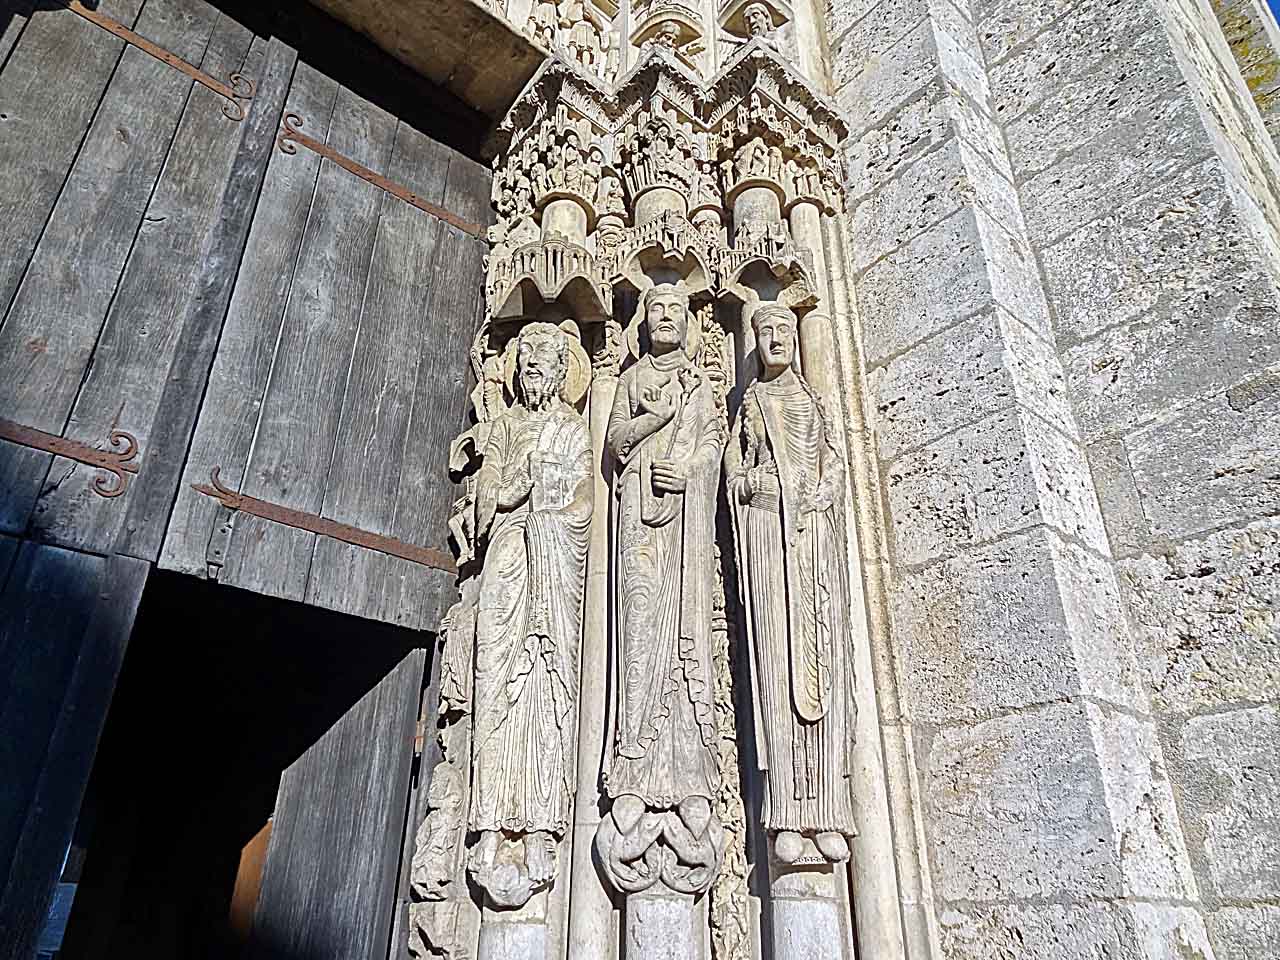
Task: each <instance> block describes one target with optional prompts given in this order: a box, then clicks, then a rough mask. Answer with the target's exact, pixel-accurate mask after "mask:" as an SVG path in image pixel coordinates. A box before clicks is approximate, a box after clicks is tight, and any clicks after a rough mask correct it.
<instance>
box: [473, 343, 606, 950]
mask: <svg viewBox="0 0 1280 960" xmlns="http://www.w3.org/2000/svg"><path fill="white" fill-rule="evenodd" d="M577 349H578V351H579V354H580V351H581V348H580V347H579V348H577ZM579 354H575V353H574V352H573V345H572V344H571V340H570V338H569V337H568V336H567V335H566V334H565V333H564V332H563V331H562V330H560V329H559V328H558V327H556V326H555V325H553V324H548V323H532V324H529V325H527V326H525V327H524V328H523V329H522V330H521V332H520V335H519V339H518V340H517V342H516V345H515V349H514V350H511V351H509V352H508V357H509V361H508V368H509V370H510V373H509V374H508V376H509V379H510V380H511V381H512V386H513V387H514V389H513V391H512V392H513V393H514V395H515V398H516V402H515V404H514V405H513V406H512V408H511V409H510V411H508V412H507V413H506V414H504V415H502V416H501V417H499V418H498V419H497V420H495V421H494V422H493V423H492V425H491V427H490V429H489V430H488V436H487V442H486V444H485V449H484V455H483V461H482V465H481V467H480V472H479V475H478V477H477V482H476V507H475V510H476V532H477V535H478V536H480V537H482V538H483V537H485V536H487V538H488V548H487V550H486V552H485V555H484V568H483V572H482V573H481V576H480V585H479V599H478V603H477V615H476V631H475V637H476V645H475V692H474V730H473V735H472V751H471V763H472V792H471V805H470V815H469V827H470V830H471V831H472V832H473V833H474V834H476V835H477V836H478V839H477V840H476V842H475V844H474V846H473V847H472V849H471V852H470V855H469V860H468V867H469V871H470V873H471V877H472V879H473V880H474V881H475V883H476V885H477V886H479V887H480V888H481V889H482V890H483V891H484V893H485V899H486V907H487V908H499V909H501V908H516V907H521V906H523V905H524V904H525V903H527V902H528V901H529V898H530V896H531V895H532V894H533V893H534V892H535V891H537V890H539V889H542V888H545V887H547V886H548V885H550V883H551V882H552V880H553V878H554V876H555V873H556V869H557V862H556V861H557V851H558V846H559V842H560V840H561V838H562V837H563V836H564V835H565V833H566V831H567V830H568V826H569V816H570V809H571V801H572V797H573V794H574V790H575V788H576V781H577V775H576V769H577V746H576V745H577V723H578V714H577V709H578V689H577V688H578V655H579V636H580V626H581V617H582V589H583V579H584V576H585V572H586V555H587V542H588V538H589V530H590V525H591V512H592V503H593V499H594V484H593V481H592V475H591V474H592V458H591V437H590V432H589V429H588V427H587V423H586V421H585V420H584V419H583V418H582V416H581V415H580V414H579V413H578V412H577V411H576V410H574V409H573V408H572V407H571V406H569V404H567V403H566V402H565V400H564V399H563V396H562V392H563V390H564V385H565V382H566V379H567V377H568V375H569V372H570V367H571V366H576V367H577V368H578V369H577V377H576V379H578V380H581V379H582V378H583V377H584V376H585V369H584V368H585V355H579ZM511 368H514V369H511ZM486 919H487V918H486ZM522 926H524V927H538V926H540V924H537V923H528V924H523V925H522ZM539 940H542V941H545V932H544V931H540V930H522V931H521V932H520V933H519V935H517V934H516V933H515V932H514V931H513V930H512V929H511V925H510V924H507V925H503V924H500V923H490V922H486V923H485V924H484V926H483V928H482V930H481V937H480V955H481V957H482V958H487V957H488V958H496V957H507V956H511V957H516V956H542V955H543V950H542V949H538V943H537V942H536V941H539ZM517 947H518V950H519V951H520V952H518V953H512V952H510V951H511V950H512V949H517ZM529 951H532V952H529Z"/></svg>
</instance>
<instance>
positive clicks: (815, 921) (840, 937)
mask: <svg viewBox="0 0 1280 960" xmlns="http://www.w3.org/2000/svg"><path fill="white" fill-rule="evenodd" d="M804 844H805V851H804V853H803V854H801V856H800V857H799V858H798V859H797V860H796V862H795V863H782V862H780V861H779V860H778V859H777V857H770V862H769V901H770V911H771V914H772V918H773V960H850V958H851V956H852V952H851V943H852V938H851V934H850V930H849V923H848V919H847V913H848V907H847V898H846V897H845V895H844V891H843V889H842V885H843V884H844V882H845V865H844V864H843V863H831V862H830V861H828V860H827V859H826V858H825V857H823V856H822V855H821V854H820V853H819V852H818V850H817V848H816V847H814V845H813V841H812V840H809V839H806V840H805V841H804ZM770 846H772V842H771V843H770Z"/></svg>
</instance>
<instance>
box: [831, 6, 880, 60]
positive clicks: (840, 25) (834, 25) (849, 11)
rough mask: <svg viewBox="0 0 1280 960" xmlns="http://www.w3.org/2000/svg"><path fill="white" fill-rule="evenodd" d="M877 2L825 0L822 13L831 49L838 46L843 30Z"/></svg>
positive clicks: (860, 17) (859, 18)
mask: <svg viewBox="0 0 1280 960" xmlns="http://www.w3.org/2000/svg"><path fill="white" fill-rule="evenodd" d="M878 2H879V0H825V2H824V4H823V8H824V9H823V13H824V15H825V16H824V19H825V21H826V24H827V36H828V37H830V38H831V46H832V48H833V50H834V49H836V48H838V47H839V45H840V37H842V36H843V35H844V32H845V31H846V30H848V29H849V28H850V27H851V26H853V25H854V24H855V23H857V22H858V21H859V20H861V19H862V18H863V17H865V16H866V15H867V13H868V12H869V11H870V10H872V9H874V8H875V6H876V5H877V3H878Z"/></svg>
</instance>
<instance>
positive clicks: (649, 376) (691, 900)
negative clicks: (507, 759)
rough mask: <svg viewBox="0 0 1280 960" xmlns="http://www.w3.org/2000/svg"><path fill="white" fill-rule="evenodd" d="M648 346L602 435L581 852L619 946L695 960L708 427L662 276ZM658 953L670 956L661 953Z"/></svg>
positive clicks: (713, 424) (706, 628) (712, 434)
mask: <svg viewBox="0 0 1280 960" xmlns="http://www.w3.org/2000/svg"><path fill="white" fill-rule="evenodd" d="M642 308H643V313H644V326H645V330H646V332H647V335H648V336H647V339H648V345H647V346H648V348H647V350H645V351H644V352H643V354H642V356H641V357H640V359H639V361H638V362H637V363H635V364H634V365H633V366H631V367H630V368H629V369H627V370H625V371H624V372H623V374H622V376H621V378H620V381H619V384H618V389H617V395H616V397H615V400H614V405H613V412H612V414H611V415H610V418H609V428H608V434H607V444H608V448H609V450H610V452H611V453H612V454H613V456H614V458H615V459H616V468H615V478H614V482H613V493H614V498H615V503H614V510H615V520H614V525H613V529H614V542H615V558H614V567H613V571H612V573H613V580H614V607H613V617H612V635H613V643H614V663H615V671H614V678H613V679H614V682H613V688H612V698H611V713H612V719H613V723H612V730H613V744H612V751H611V755H610V757H609V758H608V761H607V769H606V773H605V783H606V787H607V792H608V797H609V799H610V801H611V803H612V806H611V809H610V812H609V815H608V816H607V817H606V818H605V819H604V821H603V822H602V823H601V825H600V830H599V832H598V833H597V835H596V849H597V851H598V854H599V857H600V861H601V863H602V865H603V868H604V870H605V873H606V874H607V876H608V877H609V879H610V881H611V882H612V884H613V885H614V887H615V888H616V889H617V890H619V891H620V892H623V893H625V894H628V899H627V905H626V943H627V949H628V951H629V952H628V953H627V956H629V957H630V958H631V960H649V958H653V957H663V956H672V957H675V956H683V957H697V956H702V955H703V953H704V943H705V939H706V937H705V922H702V921H700V920H699V917H700V915H701V910H700V909H699V908H698V906H697V905H696V904H695V898H697V897H699V896H700V895H701V894H703V893H704V892H705V891H706V890H707V888H708V887H709V886H710V884H711V882H712V881H713V880H714V878H715V875H716V872H717V870H718V869H719V866H720V859H721V854H722V841H723V830H722V827H721V824H720V822H719V820H718V818H717V817H716V816H715V814H714V812H713V809H712V802H713V799H714V798H715V796H716V791H717V790H718V788H719V783H720V774H719V768H718V764H717V756H716V750H717V746H716V725H715V717H714V713H713V710H714V708H713V702H712V696H713V679H714V678H713V669H714V668H713V664H712V637H711V620H712V586H713V585H712V578H713V576H714V570H715V557H714V546H715V504H716V488H717V483H718V479H719V466H720V456H721V449H722V446H723V431H722V428H721V427H720V421H719V417H718V416H717V413H716V409H715V401H714V398H713V396H712V393H711V388H710V385H709V383H708V382H707V380H706V378H705V377H703V376H702V375H701V373H700V372H699V371H698V370H697V368H696V367H695V366H694V365H693V363H692V362H691V360H690V358H689V355H688V353H687V352H686V347H687V345H688V336H689V328H690V317H689V301H688V296H687V294H686V293H685V292H684V291H683V289H682V288H681V287H680V286H678V285H675V284H659V285H657V286H654V287H652V288H651V289H649V290H647V291H646V292H645V294H644V296H643V298H642ZM673 951H674V952H673Z"/></svg>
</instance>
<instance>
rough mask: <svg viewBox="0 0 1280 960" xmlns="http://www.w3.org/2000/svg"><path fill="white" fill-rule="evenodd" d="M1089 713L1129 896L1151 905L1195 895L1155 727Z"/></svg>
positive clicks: (1094, 710) (1104, 712) (1093, 708)
mask: <svg viewBox="0 0 1280 960" xmlns="http://www.w3.org/2000/svg"><path fill="white" fill-rule="evenodd" d="M1085 712H1086V714H1087V715H1088V718H1089V726H1090V729H1091V730H1092V732H1093V738H1094V743H1095V744H1096V748H1097V752H1098V764H1099V766H1100V768H1101V770H1102V784H1103V790H1104V791H1105V795H1106V803H1107V810H1108V812H1109V814H1110V817H1111V824H1112V829H1113V831H1114V835H1115V849H1116V855H1117V857H1118V859H1119V864H1120V870H1121V873H1122V875H1123V877H1124V889H1125V893H1126V895H1127V896H1133V897H1141V898H1145V899H1151V900H1186V899H1187V898H1189V897H1192V896H1194V895H1195V892H1196V891H1195V881H1194V880H1193V879H1192V877H1191V863H1190V861H1189V860H1188V858H1187V851H1186V848H1185V847H1184V845H1183V839H1182V830H1181V826H1180V824H1179V822H1178V813H1177V810H1176V809H1175V807H1174V802H1173V791H1172V790H1171V788H1170V786H1169V780H1168V777H1167V775H1166V773H1165V770H1164V764H1163V762H1162V759H1161V750H1160V744H1159V741H1158V739H1157V736H1156V730H1155V726H1154V724H1153V723H1152V722H1151V721H1149V720H1139V719H1137V718H1136V717H1133V716H1129V715H1127V714H1124V713H1119V712H1115V711H1112V710H1108V709H1104V708H1103V707H1101V706H1099V705H1097V704H1094V703H1090V704H1087V705H1086V707H1085Z"/></svg>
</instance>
